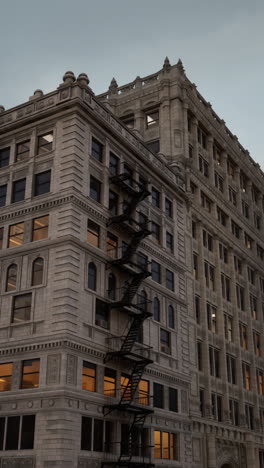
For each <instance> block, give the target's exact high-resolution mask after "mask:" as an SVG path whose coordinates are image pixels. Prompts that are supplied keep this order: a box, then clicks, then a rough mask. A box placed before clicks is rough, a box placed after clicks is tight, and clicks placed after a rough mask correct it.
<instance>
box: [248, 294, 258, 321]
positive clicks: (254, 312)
mask: <svg viewBox="0 0 264 468" xmlns="http://www.w3.org/2000/svg"><path fill="white" fill-rule="evenodd" d="M249 300H250V311H251V316H252V318H253V319H254V320H257V318H258V300H257V298H256V297H255V296H253V295H252V294H250V296H249Z"/></svg>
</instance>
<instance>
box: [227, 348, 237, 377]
mask: <svg viewBox="0 0 264 468" xmlns="http://www.w3.org/2000/svg"><path fill="white" fill-rule="evenodd" d="M226 368H227V380H228V382H229V383H231V384H233V385H235V384H236V380H237V379H236V359H235V358H234V357H233V356H230V355H229V354H227V355H226Z"/></svg>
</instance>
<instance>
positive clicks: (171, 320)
mask: <svg viewBox="0 0 264 468" xmlns="http://www.w3.org/2000/svg"><path fill="white" fill-rule="evenodd" d="M168 326H169V328H175V318H174V308H173V307H172V305H169V307H168Z"/></svg>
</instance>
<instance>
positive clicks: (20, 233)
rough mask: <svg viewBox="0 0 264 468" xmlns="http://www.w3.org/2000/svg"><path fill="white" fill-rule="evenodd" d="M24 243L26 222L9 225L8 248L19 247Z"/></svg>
mask: <svg viewBox="0 0 264 468" xmlns="http://www.w3.org/2000/svg"><path fill="white" fill-rule="evenodd" d="M23 243H24V223H18V224H13V225H12V226H9V236H8V248H10V247H18V246H20V245H22V244H23Z"/></svg>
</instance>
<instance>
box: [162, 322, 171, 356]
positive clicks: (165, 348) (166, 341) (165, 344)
mask: <svg viewBox="0 0 264 468" xmlns="http://www.w3.org/2000/svg"><path fill="white" fill-rule="evenodd" d="M160 350H161V351H162V352H163V353H166V354H170V353H171V345H170V332H168V331H167V330H163V329H162V328H161V329H160Z"/></svg>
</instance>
